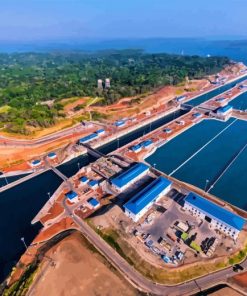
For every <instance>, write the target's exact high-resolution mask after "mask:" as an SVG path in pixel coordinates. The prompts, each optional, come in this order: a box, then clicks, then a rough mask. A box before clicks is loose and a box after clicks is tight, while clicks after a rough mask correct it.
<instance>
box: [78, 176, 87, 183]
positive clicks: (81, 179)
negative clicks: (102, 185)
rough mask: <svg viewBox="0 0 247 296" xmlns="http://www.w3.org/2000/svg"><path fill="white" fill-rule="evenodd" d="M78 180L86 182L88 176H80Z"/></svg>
mask: <svg viewBox="0 0 247 296" xmlns="http://www.w3.org/2000/svg"><path fill="white" fill-rule="evenodd" d="M80 181H81V182H83V183H86V182H87V181H88V178H87V177H86V176H82V177H81V178H80Z"/></svg>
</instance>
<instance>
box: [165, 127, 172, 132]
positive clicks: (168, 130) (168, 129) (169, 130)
mask: <svg viewBox="0 0 247 296" xmlns="http://www.w3.org/2000/svg"><path fill="white" fill-rule="evenodd" d="M171 131H172V129H171V128H165V129H164V132H165V133H170V132H171Z"/></svg>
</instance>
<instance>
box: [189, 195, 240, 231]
mask: <svg viewBox="0 0 247 296" xmlns="http://www.w3.org/2000/svg"><path fill="white" fill-rule="evenodd" d="M185 201H187V202H189V203H190V204H191V205H192V206H195V207H197V208H199V209H201V210H202V211H204V212H206V213H208V214H209V215H211V216H213V217H215V218H216V219H218V220H220V221H222V222H224V223H226V224H228V225H230V226H231V227H233V228H235V229H238V230H242V228H243V226H244V223H245V219H244V218H242V217H240V216H238V215H236V214H234V213H232V212H230V211H228V210H226V209H224V208H222V207H221V206H218V205H217V204H215V203H213V202H211V201H209V200H207V199H205V198H203V197H201V196H199V195H197V194H195V193H194V192H190V193H189V194H188V195H187V197H186V198H185Z"/></svg>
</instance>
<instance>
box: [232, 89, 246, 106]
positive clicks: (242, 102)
mask: <svg viewBox="0 0 247 296" xmlns="http://www.w3.org/2000/svg"><path fill="white" fill-rule="evenodd" d="M229 104H230V105H231V106H233V108H234V109H238V110H247V92H245V93H243V94H241V95H240V96H238V97H237V98H236V99H234V100H232V101H231V102H230V103H229Z"/></svg>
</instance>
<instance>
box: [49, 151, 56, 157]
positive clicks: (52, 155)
mask: <svg viewBox="0 0 247 296" xmlns="http://www.w3.org/2000/svg"><path fill="white" fill-rule="evenodd" d="M55 156H57V155H56V153H55V152H50V153H49V154H48V157H55Z"/></svg>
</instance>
